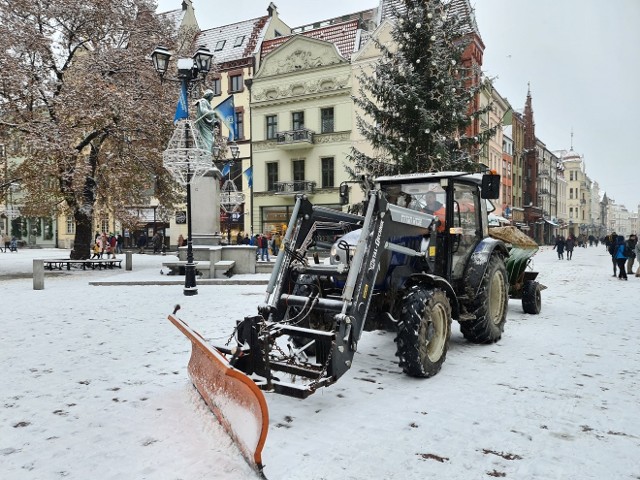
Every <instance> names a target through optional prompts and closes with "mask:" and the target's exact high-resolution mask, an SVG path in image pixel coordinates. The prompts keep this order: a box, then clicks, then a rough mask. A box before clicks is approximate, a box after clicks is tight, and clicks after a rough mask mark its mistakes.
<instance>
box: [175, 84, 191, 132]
mask: <svg viewBox="0 0 640 480" xmlns="http://www.w3.org/2000/svg"><path fill="white" fill-rule="evenodd" d="M185 118H189V107H188V105H187V82H182V86H181V87H180V98H178V105H177V106H176V114H175V115H174V116H173V124H174V125H175V124H176V123H178V120H183V119H185Z"/></svg>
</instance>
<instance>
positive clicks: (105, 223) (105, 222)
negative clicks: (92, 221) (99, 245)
mask: <svg viewBox="0 0 640 480" xmlns="http://www.w3.org/2000/svg"><path fill="white" fill-rule="evenodd" d="M100 231H101V232H105V233H109V218H108V217H103V218H102V220H100Z"/></svg>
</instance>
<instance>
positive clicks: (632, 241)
mask: <svg viewBox="0 0 640 480" xmlns="http://www.w3.org/2000/svg"><path fill="white" fill-rule="evenodd" d="M625 243H626V245H627V247H629V248H628V250H627V251H628V253H629V257H628V258H627V273H631V274H633V263H634V262H635V261H636V245H638V236H637V235H636V234H635V233H632V234H631V235H629V238H628V239H627V241H626V242H625ZM639 270H640V268H639Z"/></svg>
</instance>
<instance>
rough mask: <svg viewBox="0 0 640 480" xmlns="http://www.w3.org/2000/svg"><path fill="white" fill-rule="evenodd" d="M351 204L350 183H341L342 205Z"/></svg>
mask: <svg viewBox="0 0 640 480" xmlns="http://www.w3.org/2000/svg"><path fill="white" fill-rule="evenodd" d="M348 204H349V185H347V184H346V183H341V184H340V205H348Z"/></svg>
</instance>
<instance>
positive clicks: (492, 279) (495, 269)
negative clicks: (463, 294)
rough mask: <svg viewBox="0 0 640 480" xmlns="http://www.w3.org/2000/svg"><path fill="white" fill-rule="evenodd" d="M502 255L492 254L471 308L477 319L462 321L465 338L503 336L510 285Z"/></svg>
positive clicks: (477, 340)
mask: <svg viewBox="0 0 640 480" xmlns="http://www.w3.org/2000/svg"><path fill="white" fill-rule="evenodd" d="M507 278H508V277H507V269H506V268H505V266H504V262H503V261H502V258H500V257H499V256H497V255H492V256H491V258H490V259H489V264H488V265H487V271H486V272H485V275H484V278H483V279H482V284H481V285H480V289H479V291H478V294H477V296H476V298H475V300H474V301H473V303H472V304H471V308H470V310H471V311H472V312H474V313H475V319H473V320H467V321H465V322H461V323H460V331H461V332H462V335H464V338H466V339H467V340H469V341H470V342H473V343H493V342H497V341H498V340H500V337H502V332H503V331H504V324H505V323H506V321H507V305H508V303H509V285H508V282H507Z"/></svg>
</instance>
